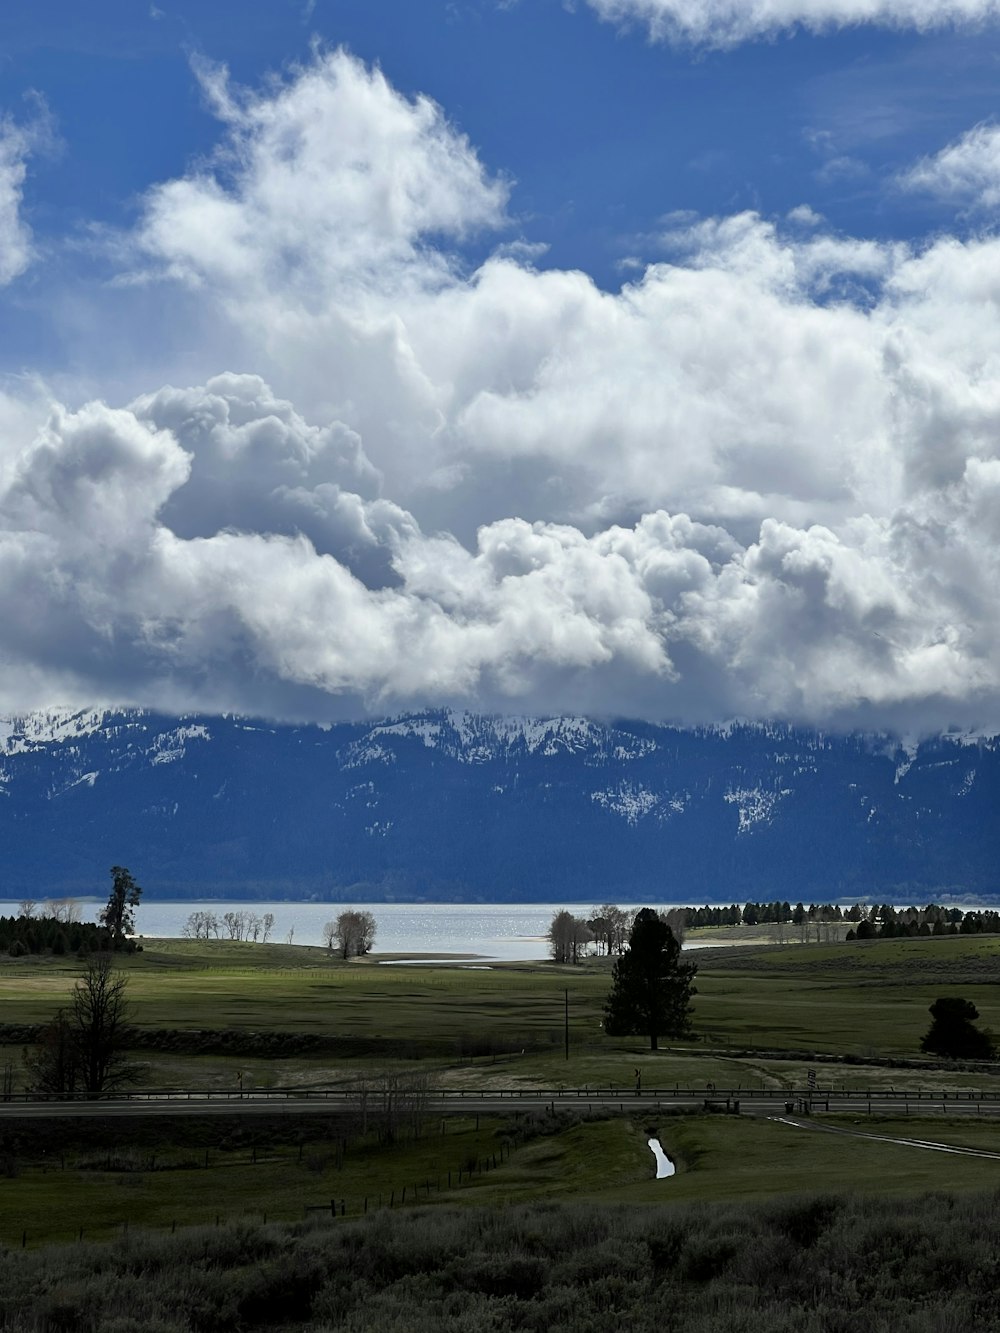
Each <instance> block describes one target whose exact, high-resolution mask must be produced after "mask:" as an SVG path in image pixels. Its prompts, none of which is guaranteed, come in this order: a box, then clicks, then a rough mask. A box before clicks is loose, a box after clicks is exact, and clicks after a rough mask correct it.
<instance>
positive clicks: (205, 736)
mask: <svg viewBox="0 0 1000 1333" xmlns="http://www.w3.org/2000/svg"><path fill="white" fill-rule="evenodd" d="M207 740H211V735H210V734H209V730H208V727H204V726H198V725H196V726H188V727H177V728H176V730H174V731H161V732H160V734H159V735H158V736H157V737H156V738H155V740H154V741H153V744H152V745H151V746H150V747H149V749H148V750H147V751H146V753H147V754H148V755H150V756H151V760H150V762H151V763H154V764H173V763H176V762H177V760H178V759H183V758H184V756H185V754H186V753H187V742H188V741H207Z"/></svg>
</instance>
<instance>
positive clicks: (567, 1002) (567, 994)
mask: <svg viewBox="0 0 1000 1333" xmlns="http://www.w3.org/2000/svg"><path fill="white" fill-rule="evenodd" d="M566 1059H567V1060H568V1059H569V988H568V987H567V989H566Z"/></svg>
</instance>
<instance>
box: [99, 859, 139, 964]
mask: <svg viewBox="0 0 1000 1333" xmlns="http://www.w3.org/2000/svg"><path fill="white" fill-rule="evenodd" d="M141 895H142V889H141V888H140V887H139V885H138V884H136V882H135V880H134V879H133V878H132V874H131V872H130V871H128V870H126V869H125V867H124V866H112V867H111V895H110V897H109V898H108V905H107V907H105V908H104V910H103V911H102V912H101V925H102V926H104V927H105V929H106V930H107V931H108V932H109V933H110V935H111V940H112V943H113V945H114V947H115V948H116V949H120V948H121V946H122V945H123V944H124V943H125V937H126V935H134V934H135V915H134V911H135V908H136V907H138V906H139V898H140V896H141Z"/></svg>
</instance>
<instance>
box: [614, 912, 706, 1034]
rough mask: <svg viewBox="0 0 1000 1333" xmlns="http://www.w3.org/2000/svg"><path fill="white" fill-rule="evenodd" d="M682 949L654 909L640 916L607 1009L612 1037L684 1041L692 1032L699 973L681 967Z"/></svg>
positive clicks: (618, 964) (618, 968)
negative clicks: (635, 1036) (681, 1038)
mask: <svg viewBox="0 0 1000 1333" xmlns="http://www.w3.org/2000/svg"><path fill="white" fill-rule="evenodd" d="M680 955H681V946H680V945H679V944H678V943H677V940H676V939H675V938H674V933H673V931H672V930H671V929H670V927H669V926H668V925H667V924H666V922H665V921H663V920H662V918H661V917H660V916H659V914H658V913H657V912H654V911H653V910H652V908H649V907H644V908H643V909H642V911H640V912H638V913H637V914H636V918H635V921H634V923H633V925H632V930H631V932H630V934H629V940H628V948H627V950H626V951H625V953H623V954H622V956H621V958H619V959H618V961H617V962H616V963H615V965H614V969H613V971H612V974H611V976H612V981H611V993H610V995H609V996H608V999H607V1003H606V1004H605V1006H604V1030H605V1031H606V1032H607V1033H608V1034H609V1036H612V1037H617V1036H627V1035H642V1036H648V1037H649V1048H650V1050H651V1051H655V1050H656V1049H657V1038H658V1037H684V1036H687V1035H689V1033H690V1031H691V996H692V995H694V994H695V987H694V985H693V981H694V976H695V973H696V972H697V970H698V969H697V967H696V966H695V965H694V963H682V962H681V961H680Z"/></svg>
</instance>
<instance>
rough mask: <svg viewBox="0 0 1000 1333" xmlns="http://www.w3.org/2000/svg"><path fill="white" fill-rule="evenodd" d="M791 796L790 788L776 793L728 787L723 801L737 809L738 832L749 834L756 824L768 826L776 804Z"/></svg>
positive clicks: (758, 789) (759, 789)
mask: <svg viewBox="0 0 1000 1333" xmlns="http://www.w3.org/2000/svg"><path fill="white" fill-rule="evenodd" d="M791 794H792V791H791V788H790V787H782V788H780V789H778V790H776V791H766V790H765V789H764V788H763V787H730V789H729V790H728V791H727V792H726V794H725V797H724V799H725V800H726V801H727V802H728V803H729V804H730V805H735V806H736V808H737V812H738V814H739V819H740V823H739V829H738V832H740V833H750V832H751V831H752V830H753V829H754V828H755V827H756V826H757V825H758V824H763V825H764V826H765V827H766V826H767V825H768V824H770V823H771V821H772V819H773V817H774V811H775V809H776V807H777V805H778V802H779V801H781V800H782V799H783V798H784V797H786V796H790V795H791Z"/></svg>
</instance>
